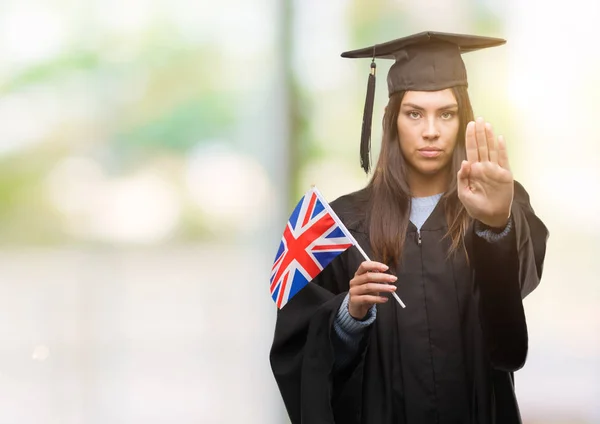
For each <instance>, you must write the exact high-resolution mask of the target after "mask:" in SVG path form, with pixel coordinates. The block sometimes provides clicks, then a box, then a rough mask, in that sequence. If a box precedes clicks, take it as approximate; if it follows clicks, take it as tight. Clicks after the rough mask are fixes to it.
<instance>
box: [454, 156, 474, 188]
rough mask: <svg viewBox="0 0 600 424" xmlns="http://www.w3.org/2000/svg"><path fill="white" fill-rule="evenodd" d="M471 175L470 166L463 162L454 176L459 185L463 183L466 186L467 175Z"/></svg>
mask: <svg viewBox="0 0 600 424" xmlns="http://www.w3.org/2000/svg"><path fill="white" fill-rule="evenodd" d="M470 174H471V164H470V163H469V162H467V161H466V160H463V161H462V163H461V164H460V169H459V170H458V173H457V174H456V177H457V179H458V182H459V184H462V183H465V184H466V185H468V180H469V175H470Z"/></svg>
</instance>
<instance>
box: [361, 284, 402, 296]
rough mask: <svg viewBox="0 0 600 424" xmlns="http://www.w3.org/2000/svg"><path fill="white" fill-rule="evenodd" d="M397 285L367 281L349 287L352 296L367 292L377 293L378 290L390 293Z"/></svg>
mask: <svg viewBox="0 0 600 424" xmlns="http://www.w3.org/2000/svg"><path fill="white" fill-rule="evenodd" d="M397 288H398V287H396V286H395V285H393V284H380V283H367V284H363V285H360V286H356V287H352V288H351V289H350V295H352V296H363V295H367V294H377V293H380V292H387V293H391V292H393V291H396V289H397Z"/></svg>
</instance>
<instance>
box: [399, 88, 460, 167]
mask: <svg viewBox="0 0 600 424" xmlns="http://www.w3.org/2000/svg"><path fill="white" fill-rule="evenodd" d="M397 125H398V135H399V138H400V149H401V151H402V154H403V155H404V159H405V160H406V163H407V164H408V166H409V169H410V172H413V173H415V174H418V175H421V176H429V177H431V176H434V175H435V174H437V173H439V172H440V171H442V170H445V169H446V168H447V166H448V165H449V164H450V162H451V160H452V154H453V152H454V148H455V147H456V141H457V135H458V129H459V117H458V104H457V102H456V99H455V97H454V93H453V91H452V89H450V88H448V89H446V90H440V91H407V92H406V93H405V94H404V98H403V99H402V103H401V105H400V111H399V113H398V122H397Z"/></svg>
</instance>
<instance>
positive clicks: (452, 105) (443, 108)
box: [402, 103, 458, 110]
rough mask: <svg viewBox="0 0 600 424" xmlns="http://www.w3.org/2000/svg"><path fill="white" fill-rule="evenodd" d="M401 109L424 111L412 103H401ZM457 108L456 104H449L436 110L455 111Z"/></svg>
mask: <svg viewBox="0 0 600 424" xmlns="http://www.w3.org/2000/svg"><path fill="white" fill-rule="evenodd" d="M402 107H408V108H411V109H417V110H425V108H424V107H423V106H419V105H416V104H414V103H403V104H402ZM457 107H458V105H457V104H456V103H451V104H449V105H446V106H442V107H440V108H438V110H446V109H455V108H457Z"/></svg>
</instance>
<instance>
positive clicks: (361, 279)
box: [350, 272, 398, 287]
mask: <svg viewBox="0 0 600 424" xmlns="http://www.w3.org/2000/svg"><path fill="white" fill-rule="evenodd" d="M397 279H398V277H396V276H394V275H390V274H382V273H380V272H369V273H365V274H361V275H357V276H355V277H354V278H353V279H352V280H351V281H350V286H351V287H354V286H361V285H363V284H367V283H369V282H373V283H394V282H395V281H396V280H397Z"/></svg>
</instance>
